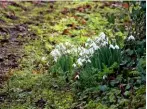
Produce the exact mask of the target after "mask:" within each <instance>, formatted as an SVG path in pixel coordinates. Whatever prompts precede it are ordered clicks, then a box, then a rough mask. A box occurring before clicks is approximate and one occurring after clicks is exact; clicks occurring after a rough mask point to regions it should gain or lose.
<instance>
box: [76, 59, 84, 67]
mask: <svg viewBox="0 0 147 109" xmlns="http://www.w3.org/2000/svg"><path fill="white" fill-rule="evenodd" d="M77 63H78V65H79V66H82V65H83V63H82V60H81V58H79V59H78V60H77Z"/></svg>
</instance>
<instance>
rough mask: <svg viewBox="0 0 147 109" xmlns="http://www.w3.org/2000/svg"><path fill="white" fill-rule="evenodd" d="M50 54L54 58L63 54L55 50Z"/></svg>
mask: <svg viewBox="0 0 147 109" xmlns="http://www.w3.org/2000/svg"><path fill="white" fill-rule="evenodd" d="M50 54H51V55H52V56H53V57H56V56H61V53H60V52H59V50H58V49H54V50H53V51H52V52H51V53H50Z"/></svg>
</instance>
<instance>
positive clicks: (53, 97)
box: [0, 2, 145, 109]
mask: <svg viewBox="0 0 147 109" xmlns="http://www.w3.org/2000/svg"><path fill="white" fill-rule="evenodd" d="M0 12H1V13H0V16H1V17H0V22H1V25H0V41H1V45H0V48H2V51H4V53H2V54H1V55H2V56H1V55H0V56H1V57H2V61H1V60H0V62H1V64H0V65H1V66H0V67H1V68H3V69H2V70H1V71H2V72H0V73H2V74H3V75H4V76H2V77H1V78H2V81H5V80H6V82H4V83H3V86H2V88H1V91H0V108H1V109H8V108H9V109H39V108H40V109H42V108H44V109H70V108H77V109H82V108H84V106H83V104H84V105H85V101H84V100H83V101H82V100H81V101H80V100H78V98H77V95H76V94H75V92H74V91H73V90H72V88H73V87H72V85H71V84H67V83H66V82H65V80H64V79H63V78H62V77H56V75H53V74H51V73H50V72H49V71H50V70H49V69H50V67H51V65H52V62H51V61H50V58H51V57H50V56H49V53H50V51H51V50H52V49H53V47H54V45H55V44H58V43H60V42H66V41H68V42H71V43H73V44H77V45H78V44H81V45H82V44H83V43H84V42H85V41H86V39H87V38H89V37H90V38H91V37H95V36H97V35H98V34H99V33H100V32H105V33H106V34H107V35H108V36H110V38H111V39H113V38H116V37H114V36H117V37H118V38H119V41H120V42H119V43H120V46H123V40H124V39H125V37H126V35H127V31H126V30H125V28H124V27H125V26H126V22H127V21H128V20H129V16H128V14H127V13H126V10H125V9H122V8H118V7H111V8H110V5H109V3H106V2H10V3H9V4H8V5H7V7H6V8H4V7H0ZM110 16H114V17H116V19H115V21H111V19H108V18H109V17H110ZM111 22H113V23H111ZM114 30H115V31H114ZM1 57H0V59H1ZM11 57H12V58H11ZM43 57H46V60H42V58H43ZM14 63H15V64H14ZM7 65H9V66H7ZM142 87H143V88H140V89H138V91H137V93H141V94H139V95H138V96H133V97H140V98H142V96H144V93H145V92H144V90H143V89H144V86H142ZM141 89H142V90H141ZM112 96H113V95H112ZM113 97H114V96H113ZM140 98H139V99H140ZM143 98H144V97H143ZM135 99H137V98H135ZM129 100H130V99H129ZM142 101H144V100H142ZM122 102H123V103H122V105H124V104H125V103H128V101H127V99H124V101H122ZM135 102H136V101H134V102H133V103H135ZM144 104H145V103H144V102H142V104H141V103H140V104H138V105H139V106H140V105H144ZM82 106H83V107H82ZM86 107H87V108H88V109H94V108H96V107H97V109H107V108H108V107H107V106H105V105H102V104H101V103H96V102H95V101H93V100H89V101H87V104H86V105H85V108H86ZM111 107H112V108H113V106H111ZM114 108H115V106H114ZM114 108H113V109H114Z"/></svg>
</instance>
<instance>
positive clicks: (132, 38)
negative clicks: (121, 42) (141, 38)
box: [127, 35, 135, 41]
mask: <svg viewBox="0 0 147 109" xmlns="http://www.w3.org/2000/svg"><path fill="white" fill-rule="evenodd" d="M127 40H128V41H130V40H135V38H134V36H132V35H131V36H129V37H128V39H127Z"/></svg>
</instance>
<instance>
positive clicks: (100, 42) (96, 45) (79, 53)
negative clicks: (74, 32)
mask: <svg viewBox="0 0 147 109" xmlns="http://www.w3.org/2000/svg"><path fill="white" fill-rule="evenodd" d="M105 46H109V48H110V49H119V46H118V45H115V46H114V45H112V44H109V43H108V38H107V37H106V35H105V34H104V33H103V32H101V33H100V35H99V36H98V37H96V38H94V39H90V38H89V39H87V41H86V43H85V47H82V46H79V47H76V46H74V45H71V44H70V43H69V42H66V43H65V44H63V43H61V44H59V45H57V46H56V47H55V49H54V50H53V51H52V52H51V55H52V56H53V57H54V61H55V62H56V61H57V59H58V58H59V57H61V56H62V55H64V54H73V55H76V57H77V61H76V62H75V63H74V64H73V67H79V66H82V65H83V63H90V62H91V61H90V57H91V56H93V54H94V52H95V51H96V50H98V49H100V48H101V47H105Z"/></svg>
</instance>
